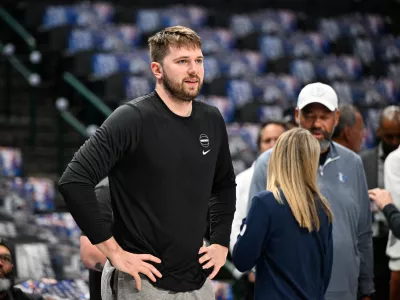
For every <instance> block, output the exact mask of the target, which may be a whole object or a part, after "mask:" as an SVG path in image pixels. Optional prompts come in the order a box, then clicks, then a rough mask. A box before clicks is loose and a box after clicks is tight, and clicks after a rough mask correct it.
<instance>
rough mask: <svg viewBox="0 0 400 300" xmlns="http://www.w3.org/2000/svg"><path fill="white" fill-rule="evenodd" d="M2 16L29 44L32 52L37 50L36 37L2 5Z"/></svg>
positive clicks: (0, 8) (0, 15) (0, 11)
mask: <svg viewBox="0 0 400 300" xmlns="http://www.w3.org/2000/svg"><path fill="white" fill-rule="evenodd" d="M0 18H2V19H3V20H4V22H6V23H7V24H8V25H9V26H10V27H11V28H12V29H13V30H14V31H15V32H16V33H17V34H18V35H19V36H20V37H21V38H22V39H23V40H24V42H25V43H26V44H27V45H28V47H29V48H30V50H31V52H32V51H35V50H36V39H35V38H34V37H33V36H32V35H31V34H29V32H28V31H26V29H25V28H24V27H23V26H22V25H21V24H20V23H18V21H17V20H15V19H14V17H13V16H12V15H10V14H9V13H8V12H7V10H5V9H4V8H3V7H2V6H0Z"/></svg>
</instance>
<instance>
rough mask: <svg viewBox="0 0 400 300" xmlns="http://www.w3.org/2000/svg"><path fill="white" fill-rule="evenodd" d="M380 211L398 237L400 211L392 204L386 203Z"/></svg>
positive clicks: (399, 232)
mask: <svg viewBox="0 0 400 300" xmlns="http://www.w3.org/2000/svg"><path fill="white" fill-rule="evenodd" d="M382 211H383V213H384V214H385V217H386V219H387V220H388V223H389V228H390V230H391V231H392V232H393V234H394V236H395V237H396V238H398V239H400V211H399V210H398V209H397V207H396V206H395V205H394V204H388V205H386V206H385V207H384V208H383V210H382Z"/></svg>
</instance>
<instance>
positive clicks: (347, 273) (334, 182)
mask: <svg viewBox="0 0 400 300" xmlns="http://www.w3.org/2000/svg"><path fill="white" fill-rule="evenodd" d="M272 150H273V149H270V150H268V151H266V152H264V153H263V154H261V155H260V157H259V158H258V159H257V161H256V165H255V169H254V175H253V179H252V183H251V187H250V201H249V205H251V200H252V199H253V197H254V196H255V195H256V194H257V193H258V192H260V191H263V190H265V189H266V183H267V175H266V174H267V173H266V171H267V164H268V161H269V158H270V156H271V153H272ZM318 184H319V188H320V190H321V192H322V194H323V195H324V196H325V197H326V198H327V200H328V201H329V204H330V206H331V209H332V211H333V215H334V220H333V266H332V276H331V281H330V283H329V286H328V290H327V292H326V300H355V299H357V294H358V292H359V293H360V294H361V295H367V294H371V293H373V292H374V282H373V250H372V230H371V209H370V200H369V197H368V189H367V181H366V178H365V173H364V168H363V165H362V162H361V159H360V157H359V156H358V155H357V154H355V153H354V152H352V151H350V150H348V149H346V148H344V147H342V146H340V145H339V144H337V143H331V147H330V150H329V153H328V157H327V159H326V162H325V164H324V166H323V167H321V168H320V169H319V172H318Z"/></svg>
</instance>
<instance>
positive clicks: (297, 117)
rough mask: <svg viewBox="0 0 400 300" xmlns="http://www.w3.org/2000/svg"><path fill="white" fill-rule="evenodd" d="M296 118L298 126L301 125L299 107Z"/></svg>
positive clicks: (295, 113)
mask: <svg viewBox="0 0 400 300" xmlns="http://www.w3.org/2000/svg"><path fill="white" fill-rule="evenodd" d="M294 117H295V120H296V123H297V125H299V124H300V109H299V108H298V107H296V110H295V112H294Z"/></svg>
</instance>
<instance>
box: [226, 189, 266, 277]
mask: <svg viewBox="0 0 400 300" xmlns="http://www.w3.org/2000/svg"><path fill="white" fill-rule="evenodd" d="M271 195H272V194H271ZM269 224H270V221H269V218H268V211H267V207H266V205H265V203H263V200H262V199H260V198H259V197H258V196H255V197H254V198H253V201H252V204H251V206H250V211H249V214H248V216H247V218H246V219H245V220H244V222H243V225H242V228H241V232H240V234H239V236H238V239H237V242H236V244H235V247H234V248H233V253H232V262H233V264H234V265H235V266H236V268H237V269H238V270H239V271H240V272H246V271H249V270H251V269H252V268H253V267H254V266H255V264H256V261H257V259H258V258H259V257H260V256H261V254H262V252H263V250H264V249H263V248H264V244H265V240H266V239H267V233H268V230H269V226H270V225H269Z"/></svg>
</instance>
